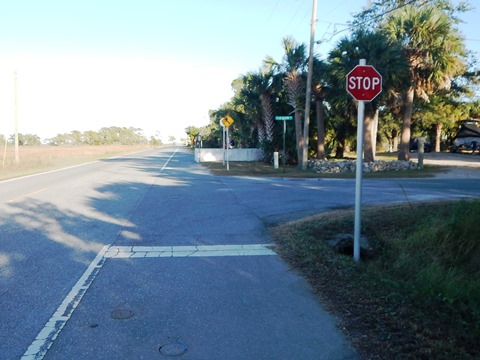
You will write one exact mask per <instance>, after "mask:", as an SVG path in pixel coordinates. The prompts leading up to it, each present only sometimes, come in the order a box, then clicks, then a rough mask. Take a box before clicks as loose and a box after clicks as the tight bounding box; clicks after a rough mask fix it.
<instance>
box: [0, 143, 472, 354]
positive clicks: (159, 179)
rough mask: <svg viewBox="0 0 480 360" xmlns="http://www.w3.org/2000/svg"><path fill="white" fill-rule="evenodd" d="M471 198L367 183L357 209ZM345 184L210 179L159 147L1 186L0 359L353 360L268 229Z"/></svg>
mask: <svg viewBox="0 0 480 360" xmlns="http://www.w3.org/2000/svg"><path fill="white" fill-rule="evenodd" d="M463 197H480V187H479V186H478V180H475V179H469V178H465V179H463V178H455V179H412V180H366V181H364V186H363V199H364V203H365V204H377V203H396V202H404V201H409V202H412V203H413V204H414V203H415V201H419V200H427V199H445V198H463ZM353 203H354V181H353V180H335V179H303V180H302V179H300V180H299V179H296V180H290V179H267V178H236V177H215V176H212V175H210V174H209V172H208V171H207V170H205V169H204V168H203V167H201V166H200V165H198V164H195V163H194V162H193V155H192V154H191V153H190V152H189V150H187V149H184V148H173V147H171V148H162V149H154V150H150V151H146V152H143V153H138V154H134V155H130V156H125V157H121V158H115V159H109V160H105V161H99V162H94V163H90V164H86V165H82V166H78V167H74V168H69V169H64V170H61V171H56V172H50V173H44V174H39V175H35V176H30V177H25V178H21V179H17V180H11V181H4V182H1V183H0V212H1V217H0V219H1V220H0V227H1V228H0V309H1V312H0V337H1V339H2V340H1V342H0V359H20V358H23V359H41V358H45V359H162V358H169V357H172V356H179V357H180V358H184V359H356V358H358V356H357V354H356V353H355V351H354V350H353V349H351V348H350V347H349V345H348V343H347V342H346V341H345V339H344V337H343V335H342V334H341V333H340V332H339V330H338V329H337V328H336V319H335V318H334V317H332V316H331V315H329V314H328V313H327V312H326V311H325V310H324V309H323V308H322V306H321V305H320V304H319V303H318V301H317V300H316V298H315V297H314V296H313V295H312V293H311V291H310V289H309V288H308V286H307V285H306V284H305V283H304V281H303V279H302V278H301V277H299V276H297V275H296V274H295V273H293V272H292V271H290V270H289V269H288V267H287V266H286V265H285V264H284V263H283V262H282V261H281V260H280V259H279V258H278V257H277V256H276V255H275V253H274V251H272V250H271V249H270V247H269V244H270V238H269V236H268V233H267V228H266V226H267V225H268V224H270V223H276V222H281V221H285V220H292V219H297V218H301V217H303V216H305V215H309V214H313V213H317V212H319V211H325V210H328V209H332V208H338V207H344V206H351V205H353Z"/></svg>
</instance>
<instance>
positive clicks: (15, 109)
mask: <svg viewBox="0 0 480 360" xmlns="http://www.w3.org/2000/svg"><path fill="white" fill-rule="evenodd" d="M13 82H14V96H15V100H14V101H15V106H14V107H15V108H14V112H15V165H17V166H18V165H19V164H20V155H19V151H18V88H17V72H16V71H15V72H14V73H13Z"/></svg>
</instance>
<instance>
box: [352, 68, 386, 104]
mask: <svg viewBox="0 0 480 360" xmlns="http://www.w3.org/2000/svg"><path fill="white" fill-rule="evenodd" d="M347 91H348V93H349V94H350V95H352V96H353V97H354V98H355V99H356V100H358V101H372V100H373V99H374V98H375V97H376V96H377V95H378V94H380V93H381V92H382V75H380V73H379V72H378V71H377V70H376V69H375V68H374V67H373V66H370V65H357V66H355V67H354V68H353V70H352V71H350V72H349V73H348V74H347Z"/></svg>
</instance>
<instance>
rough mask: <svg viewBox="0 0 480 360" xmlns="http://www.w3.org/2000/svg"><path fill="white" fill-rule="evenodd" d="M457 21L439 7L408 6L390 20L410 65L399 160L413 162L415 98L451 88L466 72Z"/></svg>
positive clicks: (387, 25)
mask: <svg viewBox="0 0 480 360" xmlns="http://www.w3.org/2000/svg"><path fill="white" fill-rule="evenodd" d="M453 25H454V20H453V19H452V17H450V16H449V15H448V14H447V13H446V12H445V11H443V10H441V9H440V8H438V7H435V6H429V5H424V6H420V7H418V6H414V5H408V6H405V7H403V8H401V9H399V10H398V11H397V12H395V13H394V14H392V15H390V17H389V18H388V19H387V21H386V23H385V25H384V26H383V30H384V31H385V32H386V33H387V34H388V36H389V37H390V38H391V39H392V40H393V41H394V42H396V43H397V44H400V45H401V47H402V51H403V55H404V57H405V58H406V60H407V62H408V64H409V76H408V79H409V86H408V88H407V90H406V91H405V92H404V96H403V101H404V105H403V114H402V133H401V143H400V149H399V154H398V159H399V160H409V159H410V137H411V125H412V113H413V102H414V98H415V95H417V96H420V97H422V98H423V99H425V100H428V98H429V95H431V94H432V93H434V92H435V91H438V90H441V89H448V88H449V87H450V84H451V79H452V78H453V77H454V76H456V75H458V74H460V73H462V72H464V70H465V63H464V58H465V49H464V46H463V43H462V38H461V36H460V34H459V32H458V31H457V30H456V29H455V28H454V27H453Z"/></svg>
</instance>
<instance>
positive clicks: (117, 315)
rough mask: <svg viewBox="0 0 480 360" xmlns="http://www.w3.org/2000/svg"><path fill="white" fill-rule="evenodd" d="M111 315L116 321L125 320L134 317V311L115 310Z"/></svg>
mask: <svg viewBox="0 0 480 360" xmlns="http://www.w3.org/2000/svg"><path fill="white" fill-rule="evenodd" d="M110 315H111V316H112V318H113V319H115V320H125V319H129V318H131V317H132V316H133V311H132V310H130V309H117V310H113V311H112V312H111V314H110Z"/></svg>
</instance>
